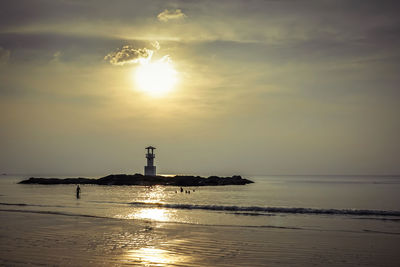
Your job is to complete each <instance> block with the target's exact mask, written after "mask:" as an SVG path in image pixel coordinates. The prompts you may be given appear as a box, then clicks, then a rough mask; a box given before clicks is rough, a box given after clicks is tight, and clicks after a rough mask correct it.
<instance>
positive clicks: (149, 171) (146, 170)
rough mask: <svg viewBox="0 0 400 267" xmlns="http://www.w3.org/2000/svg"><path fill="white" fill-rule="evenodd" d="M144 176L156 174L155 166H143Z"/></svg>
mask: <svg viewBox="0 0 400 267" xmlns="http://www.w3.org/2000/svg"><path fill="white" fill-rule="evenodd" d="M144 175H145V176H156V166H144Z"/></svg>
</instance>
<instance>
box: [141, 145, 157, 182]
mask: <svg viewBox="0 0 400 267" xmlns="http://www.w3.org/2000/svg"><path fill="white" fill-rule="evenodd" d="M146 149H147V153H146V158H147V166H144V175H146V176H156V166H154V158H155V157H156V156H155V155H154V149H156V148H155V147H152V146H148V147H146Z"/></svg>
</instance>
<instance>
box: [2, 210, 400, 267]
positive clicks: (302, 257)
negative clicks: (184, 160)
mask: <svg viewBox="0 0 400 267" xmlns="http://www.w3.org/2000/svg"><path fill="white" fill-rule="evenodd" d="M0 216H1V224H0V265H3V266H24V265H34V266H36V265H53V266H54V265H58V266H118V265H142V266H398V263H399V261H400V255H399V253H398V245H399V244H400V235H393V234H390V235H389V234H385V233H370V232H364V233H360V232H351V231H343V232H338V231H318V230H304V229H285V228H268V227H237V226H205V225H195V224H180V223H160V222H150V221H142V220H120V219H110V218H97V217H88V216H67V215H65V214H64V215H62V214H61V215H59V214H46V213H36V212H26V211H24V212H18V211H16V210H13V211H7V210H2V211H0Z"/></svg>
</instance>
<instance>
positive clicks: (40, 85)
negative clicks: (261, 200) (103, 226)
mask: <svg viewBox="0 0 400 267" xmlns="http://www.w3.org/2000/svg"><path fill="white" fill-rule="evenodd" d="M399 11H400V4H399V3H398V1H385V0H383V1H369V0H357V1H355V0H336V1H327V0H315V1H313V0H304V1H299V0H270V1H268V0H263V1H261V0H260V1H256V0H229V1H227V0H220V1H194V0H193V1H191V0H182V1H169V0H160V1H135V0H116V1H108V0H97V1H94V0H87V1H83V0H35V1H31V0H2V1H1V2H0V172H1V173H18V174H58V175H61V174H63V175H64V174H65V175H67V174H71V175H106V174H109V173H143V166H144V165H145V147H146V146H148V145H153V146H155V147H156V148H157V149H156V150H155V153H156V159H155V163H156V166H157V171H158V173H170V174H174V173H180V174H201V175H212V174H216V175H233V174H241V175H245V176H249V175H265V174H282V175H285V174H293V175H296V174H301V175H302V174H349V175H354V174H369V175H374V174H399V173H400V141H399V140H400V138H399V136H400V118H399V117H400V105H399V100H400V88H399V82H400V75H399V74H400V16H398V13H399ZM159 62H161V63H163V64H164V63H165V64H169V66H172V67H173V70H174V75H175V76H174V77H175V80H174V84H173V86H172V87H171V88H170V91H169V92H168V93H165V94H164V95H161V96H154V95H151V94H149V93H148V92H146V91H143V90H140V84H138V82H137V79H138V77H137V73H140V72H139V69H140V68H141V67H142V66H144V65H146V64H153V63H159ZM159 74H160V73H154V74H151V75H150V76H151V77H152V78H151V79H153V81H163V80H159V79H161V78H160V77H159ZM162 83H163V82H162ZM161 86H163V85H161Z"/></svg>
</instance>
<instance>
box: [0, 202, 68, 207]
mask: <svg viewBox="0 0 400 267" xmlns="http://www.w3.org/2000/svg"><path fill="white" fill-rule="evenodd" d="M0 205H3V206H20V207H44V208H48V207H56V208H66V207H68V206H61V205H42V204H26V203H4V202H0Z"/></svg>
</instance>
